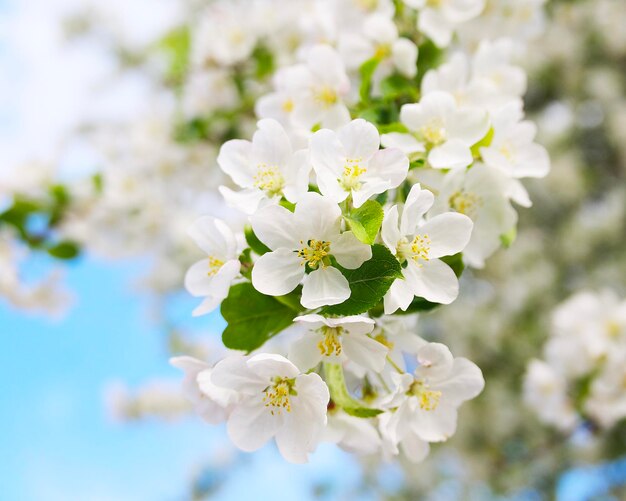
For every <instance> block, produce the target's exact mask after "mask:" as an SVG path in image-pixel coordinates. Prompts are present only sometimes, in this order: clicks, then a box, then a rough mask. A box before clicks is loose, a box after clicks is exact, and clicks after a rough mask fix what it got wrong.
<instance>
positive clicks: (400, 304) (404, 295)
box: [384, 278, 415, 315]
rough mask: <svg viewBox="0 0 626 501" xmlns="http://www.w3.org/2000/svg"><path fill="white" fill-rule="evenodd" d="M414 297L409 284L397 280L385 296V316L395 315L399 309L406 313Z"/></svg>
mask: <svg viewBox="0 0 626 501" xmlns="http://www.w3.org/2000/svg"><path fill="white" fill-rule="evenodd" d="M414 297H415V294H414V293H413V289H412V288H411V286H410V285H409V283H408V282H407V281H406V280H402V279H399V278H397V279H396V280H394V281H393V283H392V284H391V287H390V288H389V290H388V291H387V294H385V298H384V305H385V315H391V314H392V313H395V312H396V310H398V308H400V309H401V310H402V311H406V309H407V308H408V307H409V305H410V304H411V302H412V301H413V298H414Z"/></svg>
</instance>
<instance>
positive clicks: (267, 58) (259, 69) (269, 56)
mask: <svg viewBox="0 0 626 501" xmlns="http://www.w3.org/2000/svg"><path fill="white" fill-rule="evenodd" d="M252 59H254V61H256V69H255V74H256V75H255V76H256V77H257V78H258V79H260V80H263V79H264V78H266V77H268V76H270V75H271V74H272V73H274V66H275V65H274V54H273V53H272V51H270V50H269V49H268V48H267V47H265V46H262V45H259V46H258V47H257V48H256V49H254V52H253V53H252Z"/></svg>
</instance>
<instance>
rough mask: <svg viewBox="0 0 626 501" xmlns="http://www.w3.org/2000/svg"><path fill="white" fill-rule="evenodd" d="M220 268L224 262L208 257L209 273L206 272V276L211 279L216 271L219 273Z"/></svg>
mask: <svg viewBox="0 0 626 501" xmlns="http://www.w3.org/2000/svg"><path fill="white" fill-rule="evenodd" d="M222 266H224V261H222V260H221V259H217V258H216V257H214V256H209V271H208V272H207V275H208V276H210V277H212V276H213V275H215V274H216V273H217V272H218V271H220V268H221V267H222Z"/></svg>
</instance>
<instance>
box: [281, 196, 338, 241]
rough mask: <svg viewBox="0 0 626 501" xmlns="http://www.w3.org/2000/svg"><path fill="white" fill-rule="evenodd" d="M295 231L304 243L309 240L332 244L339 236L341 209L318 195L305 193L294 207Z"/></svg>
mask: <svg viewBox="0 0 626 501" xmlns="http://www.w3.org/2000/svg"><path fill="white" fill-rule="evenodd" d="M294 216H295V217H294V224H295V227H296V230H295V232H294V233H293V234H296V235H301V236H302V237H303V240H304V241H305V242H306V241H308V240H311V239H316V240H326V241H330V242H332V241H333V240H335V239H336V238H337V236H338V234H339V228H340V225H341V209H340V208H339V206H338V205H337V204H336V203H334V202H333V201H331V200H328V199H327V198H325V197H323V196H322V195H320V194H319V193H314V192H310V193H305V194H304V195H302V197H301V198H300V201H299V202H298V204H297V205H296V210H295V213H294Z"/></svg>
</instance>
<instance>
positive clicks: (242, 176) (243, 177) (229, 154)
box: [217, 139, 255, 188]
mask: <svg viewBox="0 0 626 501" xmlns="http://www.w3.org/2000/svg"><path fill="white" fill-rule="evenodd" d="M251 154H252V143H251V142H250V141H245V140H243V139H232V140H230V141H226V142H225V143H224V144H223V145H222V147H221V148H220V152H219V155H218V156H217V163H218V165H219V166H220V168H221V169H222V170H223V171H224V172H225V173H226V174H228V175H229V176H230V177H231V179H232V180H233V181H234V182H235V184H237V185H238V186H241V187H242V188H249V187H251V186H252V185H253V184H254V180H253V176H254V173H255V172H254V170H255V169H254V168H253V166H252V162H251Z"/></svg>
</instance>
